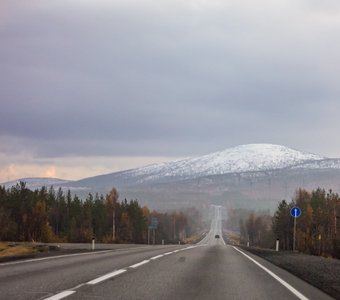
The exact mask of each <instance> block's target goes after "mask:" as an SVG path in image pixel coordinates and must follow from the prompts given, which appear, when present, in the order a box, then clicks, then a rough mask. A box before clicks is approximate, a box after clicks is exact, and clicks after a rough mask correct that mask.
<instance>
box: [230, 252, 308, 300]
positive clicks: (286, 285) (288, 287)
mask: <svg viewBox="0 0 340 300" xmlns="http://www.w3.org/2000/svg"><path fill="white" fill-rule="evenodd" d="M233 248H234V249H235V250H236V251H238V252H240V253H241V254H242V255H244V256H245V257H246V258H248V259H249V260H251V261H252V262H253V263H254V264H256V265H257V266H259V267H260V268H261V269H262V270H264V271H265V272H267V273H268V274H269V275H270V276H272V277H273V278H275V279H276V280H277V281H278V282H280V283H281V284H282V285H283V286H284V287H286V288H287V289H288V290H290V291H291V292H292V293H293V294H294V295H295V296H296V297H298V298H299V299H301V300H308V298H307V297H306V296H304V295H302V294H301V293H300V292H299V291H297V290H296V289H295V288H293V287H292V286H291V285H290V284H289V283H287V282H286V281H284V280H283V279H281V278H280V277H279V276H277V275H276V274H274V273H273V272H272V271H270V270H269V269H267V268H266V267H264V266H262V265H261V264H260V263H259V262H257V261H256V260H255V259H253V258H252V257H250V256H249V255H247V254H245V253H244V252H243V251H241V250H239V249H238V248H236V247H234V246H233Z"/></svg>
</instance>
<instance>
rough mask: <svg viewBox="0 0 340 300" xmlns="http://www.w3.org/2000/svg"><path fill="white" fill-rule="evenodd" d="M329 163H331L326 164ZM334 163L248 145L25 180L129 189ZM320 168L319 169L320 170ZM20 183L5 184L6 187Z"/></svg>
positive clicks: (38, 184)
mask: <svg viewBox="0 0 340 300" xmlns="http://www.w3.org/2000/svg"><path fill="white" fill-rule="evenodd" d="M327 160H329V162H328V163H323V164H322V162H324V161H327ZM332 163H333V165H332V166H333V168H337V167H339V168H340V164H339V163H335V164H334V160H330V159H327V158H325V157H321V156H318V155H315V154H310V153H305V152H300V151H297V150H293V149H290V148H287V147H284V146H279V145H272V144H249V145H242V146H237V147H233V148H229V149H226V150H224V151H219V152H215V153H212V154H208V155H204V156H199V157H194V158H188V159H183V160H177V161H173V162H167V163H161V164H154V165H149V166H146V167H141V168H136V169H131V170H126V171H120V172H116V173H111V174H106V175H99V176H95V177H90V178H84V179H82V180H78V181H63V180H60V179H52V178H29V179H23V180H22V181H25V182H26V183H27V187H29V188H31V189H34V188H38V187H41V186H51V185H53V186H54V187H59V186H61V187H68V188H70V189H72V190H74V189H86V188H87V187H92V188H96V187H103V186H111V187H112V185H118V186H129V185H135V184H140V183H147V182H168V181H177V180H183V179H194V178H199V177H204V176H210V175H221V174H230V173H245V172H256V171H269V170H277V169H283V168H293V167H299V168H304V165H308V166H309V167H310V168H314V169H315V168H322V167H324V168H325V167H326V168H327V166H328V165H331V164H332ZM318 166H319V167H318ZM17 182H18V181H13V182H8V183H5V186H6V187H11V186H12V185H15V184H16V183H17Z"/></svg>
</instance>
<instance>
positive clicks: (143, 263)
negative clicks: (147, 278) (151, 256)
mask: <svg viewBox="0 0 340 300" xmlns="http://www.w3.org/2000/svg"><path fill="white" fill-rule="evenodd" d="M148 262H150V260H143V261H141V262H139V263H137V264H134V265H132V266H130V267H129V268H133V269H134V268H138V267H139V266H142V265H145V264H147V263H148Z"/></svg>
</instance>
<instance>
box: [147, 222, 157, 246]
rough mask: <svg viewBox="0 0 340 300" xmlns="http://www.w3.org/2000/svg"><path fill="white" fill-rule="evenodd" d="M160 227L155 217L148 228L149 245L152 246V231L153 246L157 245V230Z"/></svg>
mask: <svg viewBox="0 0 340 300" xmlns="http://www.w3.org/2000/svg"><path fill="white" fill-rule="evenodd" d="M157 226H158V219H157V218H155V217H152V218H151V224H150V225H149V226H148V245H150V229H152V230H153V244H154V245H155V242H156V240H155V230H156V229H157Z"/></svg>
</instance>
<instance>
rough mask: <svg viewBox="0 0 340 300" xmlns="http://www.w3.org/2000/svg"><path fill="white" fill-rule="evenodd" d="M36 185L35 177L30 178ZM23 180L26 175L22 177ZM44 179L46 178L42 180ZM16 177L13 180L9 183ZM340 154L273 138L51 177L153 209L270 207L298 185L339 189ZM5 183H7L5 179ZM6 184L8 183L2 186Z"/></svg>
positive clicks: (83, 192)
mask: <svg viewBox="0 0 340 300" xmlns="http://www.w3.org/2000/svg"><path fill="white" fill-rule="evenodd" d="M32 180H33V181H34V186H33V187H31V185H30V182H28V183H27V187H28V188H38V187H39V186H38V181H37V179H34V178H33V179H32ZM22 181H25V179H22ZM47 182H48V179H46V178H45V179H44V180H43V181H42V183H45V184H44V185H45V186H47V185H48V184H46V183H47ZM13 183H14V185H15V181H14V182H12V184H13ZM339 183H340V158H335V159H333V158H327V157H323V156H319V155H316V154H311V153H308V152H301V151H298V150H294V149H291V148H288V147H285V146H280V145H273V144H248V145H241V146H237V147H233V148H228V149H226V150H223V151H219V152H214V153H211V154H207V155H203V156H198V157H191V158H187V159H181V160H175V161H172V162H165V163H160V164H153V165H148V166H145V167H140V168H135V169H129V170H125V171H118V172H114V173H109V174H103V175H98V176H93V177H88V178H84V179H81V180H77V181H62V180H61V181H60V184H59V185H58V183H57V181H56V179H54V182H53V184H51V185H53V186H54V187H55V188H59V187H61V188H62V189H64V190H67V189H70V190H71V192H72V193H76V194H77V195H78V196H80V197H86V196H87V195H88V193H92V194H94V193H97V192H98V193H102V194H105V193H108V192H109V191H110V190H111V189H112V187H116V188H117V189H118V191H119V193H120V195H121V197H122V199H124V198H126V199H138V200H139V201H140V202H141V203H142V204H145V205H148V206H150V207H153V208H155V209H163V208H164V209H166V208H171V209H173V208H175V207H181V206H190V205H195V206H201V207H204V206H205V205H206V204H207V203H210V204H211V203H215V204H219V205H226V206H228V205H229V206H230V205H232V206H233V207H235V206H236V207H238V206H243V207H246V208H249V207H253V208H256V209H259V208H266V209H267V208H270V209H273V208H275V206H276V205H277V202H278V201H279V200H282V199H287V198H291V197H293V196H294V193H295V191H296V189H298V188H306V189H314V188H317V187H320V186H321V187H324V188H326V189H328V188H332V189H333V191H335V192H338V191H340V184H339ZM5 186H6V185H5ZM6 187H10V186H8V185H7V186H6Z"/></svg>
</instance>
